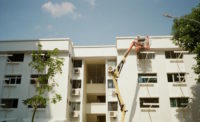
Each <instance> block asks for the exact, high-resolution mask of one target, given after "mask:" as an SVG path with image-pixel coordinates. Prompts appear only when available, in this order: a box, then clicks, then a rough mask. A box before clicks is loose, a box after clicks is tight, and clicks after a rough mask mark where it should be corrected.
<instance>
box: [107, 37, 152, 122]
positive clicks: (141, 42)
mask: <svg viewBox="0 0 200 122" xmlns="http://www.w3.org/2000/svg"><path fill="white" fill-rule="evenodd" d="M133 46H135V52H136V53H140V51H147V50H149V49H150V44H149V37H148V36H146V37H145V38H140V37H139V36H137V38H136V39H135V40H134V41H132V43H131V45H130V47H129V48H128V49H127V51H126V52H125V53H124V56H123V58H122V60H121V61H120V62H119V64H118V65H117V66H116V68H114V69H113V68H112V67H109V68H108V72H109V73H110V74H111V76H112V79H113V83H114V86H115V94H116V96H117V99H118V101H119V106H120V110H121V113H122V116H121V122H124V119H125V114H126V112H127V110H126V107H125V103H124V101H123V99H122V96H121V94H120V91H119V87H118V83H117V81H118V78H119V76H120V73H121V70H122V68H123V65H124V63H125V61H126V58H127V56H128V55H129V53H130V52H131V49H132V48H133Z"/></svg>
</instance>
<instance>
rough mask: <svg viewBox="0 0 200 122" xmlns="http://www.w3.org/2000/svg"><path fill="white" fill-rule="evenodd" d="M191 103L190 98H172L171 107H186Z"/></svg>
mask: <svg viewBox="0 0 200 122" xmlns="http://www.w3.org/2000/svg"><path fill="white" fill-rule="evenodd" d="M188 103H189V100H188V98H184V97H181V98H170V106H171V107H186V106H187V105H188Z"/></svg>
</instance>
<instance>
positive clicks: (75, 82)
mask: <svg viewBox="0 0 200 122" xmlns="http://www.w3.org/2000/svg"><path fill="white" fill-rule="evenodd" d="M71 83H72V84H71V85H72V89H80V88H81V80H72V82H71Z"/></svg>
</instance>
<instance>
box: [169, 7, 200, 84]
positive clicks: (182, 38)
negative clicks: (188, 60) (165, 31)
mask: <svg viewBox="0 0 200 122" xmlns="http://www.w3.org/2000/svg"><path fill="white" fill-rule="evenodd" d="M172 34H173V40H174V43H175V44H176V45H178V46H180V47H181V48H183V49H185V50H187V51H189V52H190V53H195V54H196V57H195V60H196V65H195V66H194V67H193V69H194V72H195V73H196V74H197V76H198V77H197V79H196V80H197V82H200V4H199V5H198V6H196V7H195V8H193V9H192V11H191V13H189V14H187V15H184V16H182V17H180V18H176V19H174V24H173V27H172Z"/></svg>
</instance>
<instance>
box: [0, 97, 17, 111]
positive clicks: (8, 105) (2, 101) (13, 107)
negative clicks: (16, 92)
mask: <svg viewBox="0 0 200 122" xmlns="http://www.w3.org/2000/svg"><path fill="white" fill-rule="evenodd" d="M4 100H5V101H9V100H13V101H9V102H10V103H8V104H6V103H5V101H4ZM15 102H16V103H15ZM18 103H19V99H18V98H1V104H2V105H1V108H4V109H15V108H18Z"/></svg>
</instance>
